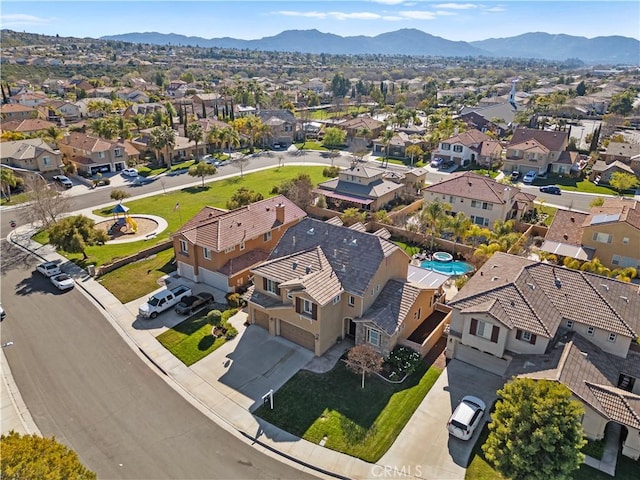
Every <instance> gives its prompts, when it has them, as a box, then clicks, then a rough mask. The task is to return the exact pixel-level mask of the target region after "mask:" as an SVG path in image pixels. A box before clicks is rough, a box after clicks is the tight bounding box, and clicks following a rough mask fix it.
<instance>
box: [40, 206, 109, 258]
mask: <svg viewBox="0 0 640 480" xmlns="http://www.w3.org/2000/svg"><path fill="white" fill-rule="evenodd" d="M95 225H96V222H94V221H93V220H91V219H90V218H89V217H85V216H84V215H78V216H75V217H67V218H63V219H62V220H59V221H57V222H56V223H54V224H53V225H51V227H50V228H49V229H48V233H49V243H51V245H54V246H55V247H57V248H61V249H62V250H64V251H66V252H69V253H81V254H82V258H83V259H84V260H86V259H87V258H88V257H87V254H86V253H85V250H86V249H87V247H88V246H90V245H96V244H101V243H105V242H107V241H108V240H109V236H108V235H107V232H105V231H104V230H98V229H96V228H95Z"/></svg>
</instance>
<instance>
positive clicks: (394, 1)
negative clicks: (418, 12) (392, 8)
mask: <svg viewBox="0 0 640 480" xmlns="http://www.w3.org/2000/svg"><path fill="white" fill-rule="evenodd" d="M371 1H372V2H373V3H382V4H384V5H400V4H401V3H405V0H371Z"/></svg>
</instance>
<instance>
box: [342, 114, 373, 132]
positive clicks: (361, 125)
mask: <svg viewBox="0 0 640 480" xmlns="http://www.w3.org/2000/svg"><path fill="white" fill-rule="evenodd" d="M382 125H383V122H381V121H380V120H376V119H375V118H371V117H356V118H351V119H349V120H345V121H344V122H342V123H339V124H338V125H337V126H338V127H340V128H350V129H365V128H366V129H368V130H375V129H377V128H380V127H382Z"/></svg>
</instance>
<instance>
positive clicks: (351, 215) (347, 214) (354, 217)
mask: <svg viewBox="0 0 640 480" xmlns="http://www.w3.org/2000/svg"><path fill="white" fill-rule="evenodd" d="M366 219H367V214H366V213H365V212H361V211H360V210H358V209H357V208H355V207H352V208H347V209H345V211H344V212H342V215H340V220H342V223H343V224H344V226H345V227H349V226H351V225H353V224H354V223H358V222H360V223H364V222H365V220H366Z"/></svg>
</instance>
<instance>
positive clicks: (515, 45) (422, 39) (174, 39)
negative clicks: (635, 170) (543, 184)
mask: <svg viewBox="0 0 640 480" xmlns="http://www.w3.org/2000/svg"><path fill="white" fill-rule="evenodd" d="M100 38H101V39H102V40H118V41H123V42H132V43H149V44H154V45H184V46H187V45H188V46H198V47H218V48H233V49H239V50H242V49H247V50H263V51H277V52H300V53H314V54H320V53H326V54H333V55H358V54H378V55H412V56H436V57H469V56H471V57H479V56H486V57H513V58H534V59H546V60H558V61H563V60H566V59H568V58H579V59H580V60H582V61H583V62H584V63H587V64H605V65H640V41H638V40H636V39H634V38H629V37H621V36H608V37H595V38H586V37H577V36H571V35H552V34H549V33H542V32H536V33H525V34H522V35H518V36H515V37H507V38H490V39H487V40H480V41H475V42H461V41H458V42H455V41H451V40H447V39H444V38H442V37H437V36H434V35H430V34H428V33H426V32H423V31H421V30H416V29H401V30H396V31H394V32H389V33H383V34H380V35H376V36H375V37H367V36H364V35H359V36H355V37H341V36H339V35H334V34H332V33H322V32H320V31H318V30H286V31H284V32H281V33H279V34H278V35H274V36H272V37H263V38H260V39H257V40H241V39H236V38H230V37H223V38H210V39H206V38H202V37H188V36H185V35H178V34H175V33H168V34H166V33H157V32H145V33H125V34H120V35H108V36H104V37H100Z"/></svg>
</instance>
